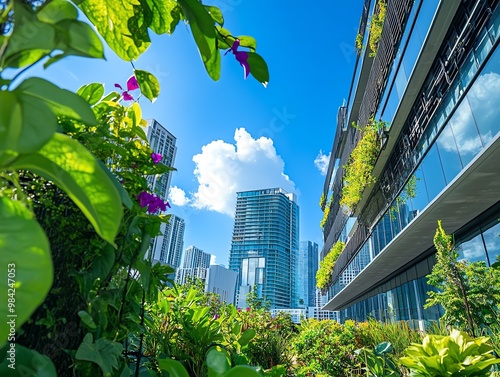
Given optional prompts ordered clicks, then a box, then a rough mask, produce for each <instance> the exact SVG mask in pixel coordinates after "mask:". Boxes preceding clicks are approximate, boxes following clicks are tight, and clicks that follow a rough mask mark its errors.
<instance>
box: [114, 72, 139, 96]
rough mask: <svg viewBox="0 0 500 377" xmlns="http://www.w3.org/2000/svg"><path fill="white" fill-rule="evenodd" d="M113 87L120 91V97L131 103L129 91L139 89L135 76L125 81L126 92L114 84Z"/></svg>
mask: <svg viewBox="0 0 500 377" xmlns="http://www.w3.org/2000/svg"><path fill="white" fill-rule="evenodd" d="M115 87H116V88H119V89H120V90H121V91H122V96H123V99H124V100H125V101H133V100H134V97H132V95H131V94H130V93H129V92H130V91H131V90H136V89H139V83H138V82H137V79H136V78H135V76H130V77H129V79H128V80H127V90H123V88H122V86H121V85H120V84H117V83H115Z"/></svg>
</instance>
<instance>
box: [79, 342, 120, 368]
mask: <svg viewBox="0 0 500 377" xmlns="http://www.w3.org/2000/svg"><path fill="white" fill-rule="evenodd" d="M122 350H123V346H122V345H121V344H120V343H117V342H111V341H109V340H108V339H104V338H99V339H97V341H96V342H95V343H94V342H93V337H92V334H90V333H89V334H87V335H85V337H84V338H83V342H82V344H80V347H78V349H77V350H76V354H75V359H77V360H84V361H90V362H93V363H95V364H97V365H99V367H101V369H102V371H103V373H104V375H106V374H107V373H113V369H118V368H119V367H120V356H121V353H122Z"/></svg>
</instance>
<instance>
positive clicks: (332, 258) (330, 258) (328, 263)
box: [316, 241, 345, 291]
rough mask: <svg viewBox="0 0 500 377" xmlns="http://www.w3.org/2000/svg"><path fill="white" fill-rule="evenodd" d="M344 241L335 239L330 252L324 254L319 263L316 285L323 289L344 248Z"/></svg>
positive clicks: (328, 281)
mask: <svg viewBox="0 0 500 377" xmlns="http://www.w3.org/2000/svg"><path fill="white" fill-rule="evenodd" d="M344 247H345V243H344V242H342V241H337V242H336V243H335V244H334V245H333V246H332V248H331V249H330V252H329V253H328V254H327V255H326V257H325V259H323V260H322V261H321V262H320V263H319V269H318V272H317V273H316V286H317V287H318V288H319V289H321V290H322V291H324V290H325V289H326V287H327V286H328V284H329V283H330V279H331V277H332V272H333V269H334V267H335V262H337V259H338V258H339V256H340V254H341V253H342V251H343V250H344Z"/></svg>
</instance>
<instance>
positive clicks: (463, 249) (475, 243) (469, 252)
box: [457, 233, 488, 263]
mask: <svg viewBox="0 0 500 377" xmlns="http://www.w3.org/2000/svg"><path fill="white" fill-rule="evenodd" d="M457 251H458V259H459V260H464V259H465V260H467V261H469V262H477V261H483V262H486V263H488V260H487V258H486V250H485V249H484V243H483V238H482V237H481V233H478V234H476V235H475V236H474V237H472V238H471V239H469V240H466V241H463V242H461V243H460V244H459V245H458V247H457Z"/></svg>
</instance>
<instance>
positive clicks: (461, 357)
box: [399, 329, 500, 377]
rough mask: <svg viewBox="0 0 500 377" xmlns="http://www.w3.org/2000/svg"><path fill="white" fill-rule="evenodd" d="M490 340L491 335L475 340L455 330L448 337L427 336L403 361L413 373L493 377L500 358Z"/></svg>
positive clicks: (411, 347)
mask: <svg viewBox="0 0 500 377" xmlns="http://www.w3.org/2000/svg"><path fill="white" fill-rule="evenodd" d="M487 343H488V338H487V337H479V338H475V339H473V338H471V337H469V336H468V335H467V334H466V333H464V332H460V331H458V330H456V329H453V330H452V331H451V333H450V335H448V336H442V335H427V336H426V337H425V338H424V339H423V342H422V344H412V345H411V346H410V347H408V348H407V349H406V354H407V355H408V356H407V357H402V358H401V359H399V362H400V363H401V364H402V365H404V366H406V367H407V368H409V369H410V371H411V375H412V376H421V377H433V376H452V377H455V376H456V377H458V376H478V377H480V376H489V375H490V374H491V371H490V369H491V366H492V365H494V364H498V363H500V359H498V358H496V357H495V356H494V355H493V349H492V347H491V346H489V345H488V344H487Z"/></svg>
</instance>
